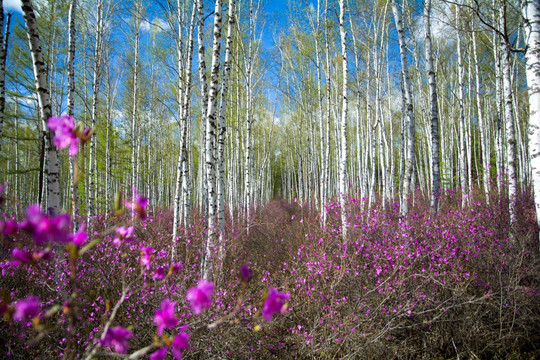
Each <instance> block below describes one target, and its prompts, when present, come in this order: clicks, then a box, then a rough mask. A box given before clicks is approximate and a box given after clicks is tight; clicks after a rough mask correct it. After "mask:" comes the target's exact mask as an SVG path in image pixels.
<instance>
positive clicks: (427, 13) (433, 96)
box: [424, 0, 441, 214]
mask: <svg viewBox="0 0 540 360" xmlns="http://www.w3.org/2000/svg"><path fill="white" fill-rule="evenodd" d="M424 27H425V33H426V44H425V47H426V70H427V72H428V83H429V98H430V109H429V110H430V119H431V167H430V168H431V209H432V211H433V213H434V214H437V211H438V208H439V188H440V177H441V165H440V157H439V106H438V100H437V79H436V77H435V66H434V64H433V49H432V46H431V0H426V3H425V4H424Z"/></svg>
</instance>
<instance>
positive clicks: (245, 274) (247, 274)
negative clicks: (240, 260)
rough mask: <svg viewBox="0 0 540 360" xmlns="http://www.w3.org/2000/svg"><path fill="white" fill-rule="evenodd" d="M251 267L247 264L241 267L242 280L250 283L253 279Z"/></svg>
mask: <svg viewBox="0 0 540 360" xmlns="http://www.w3.org/2000/svg"><path fill="white" fill-rule="evenodd" d="M251 276H252V275H251V269H250V268H249V266H247V265H242V267H240V278H241V279H242V282H244V283H246V284H247V283H248V282H249V280H251Z"/></svg>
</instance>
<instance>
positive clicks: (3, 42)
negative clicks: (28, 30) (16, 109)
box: [0, 0, 13, 151]
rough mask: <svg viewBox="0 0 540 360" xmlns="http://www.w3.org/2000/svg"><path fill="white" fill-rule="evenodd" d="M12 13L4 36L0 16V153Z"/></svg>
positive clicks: (1, 17) (0, 17)
mask: <svg viewBox="0 0 540 360" xmlns="http://www.w3.org/2000/svg"><path fill="white" fill-rule="evenodd" d="M0 9H3V1H2V0H0ZM12 15H13V13H8V14H7V19H6V26H5V29H6V30H5V35H4V12H3V11H2V14H0V151H1V150H2V131H3V129H4V111H5V108H6V60H7V52H8V44H9V25H10V23H11V16H12Z"/></svg>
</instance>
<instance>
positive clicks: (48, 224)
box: [20, 204, 71, 245]
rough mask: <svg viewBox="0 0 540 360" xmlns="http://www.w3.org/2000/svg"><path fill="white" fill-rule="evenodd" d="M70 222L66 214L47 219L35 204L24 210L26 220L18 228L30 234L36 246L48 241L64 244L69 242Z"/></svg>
mask: <svg viewBox="0 0 540 360" xmlns="http://www.w3.org/2000/svg"><path fill="white" fill-rule="evenodd" d="M70 222H71V219H70V217H69V215H68V214H60V215H58V216H54V217H49V216H47V215H46V214H44V213H42V212H41V209H40V207H39V205H36V204H35V205H30V206H29V207H28V209H27V210H26V219H25V220H23V221H22V222H21V224H20V228H21V229H22V230H25V231H27V232H29V233H30V234H32V236H33V237H34V242H35V243H36V244H37V245H41V244H44V243H46V242H48V241H52V242H57V243H63V244H64V243H67V242H69V241H70V236H71V233H70V232H69V225H70Z"/></svg>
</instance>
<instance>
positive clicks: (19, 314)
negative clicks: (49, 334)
mask: <svg viewBox="0 0 540 360" xmlns="http://www.w3.org/2000/svg"><path fill="white" fill-rule="evenodd" d="M39 307H40V304H39V298H38V297H36V296H28V297H27V298H25V299H23V300H19V301H17V303H16V304H15V313H14V314H13V319H15V320H17V321H24V320H27V319H31V318H33V317H35V316H36V315H37V314H39Z"/></svg>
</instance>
